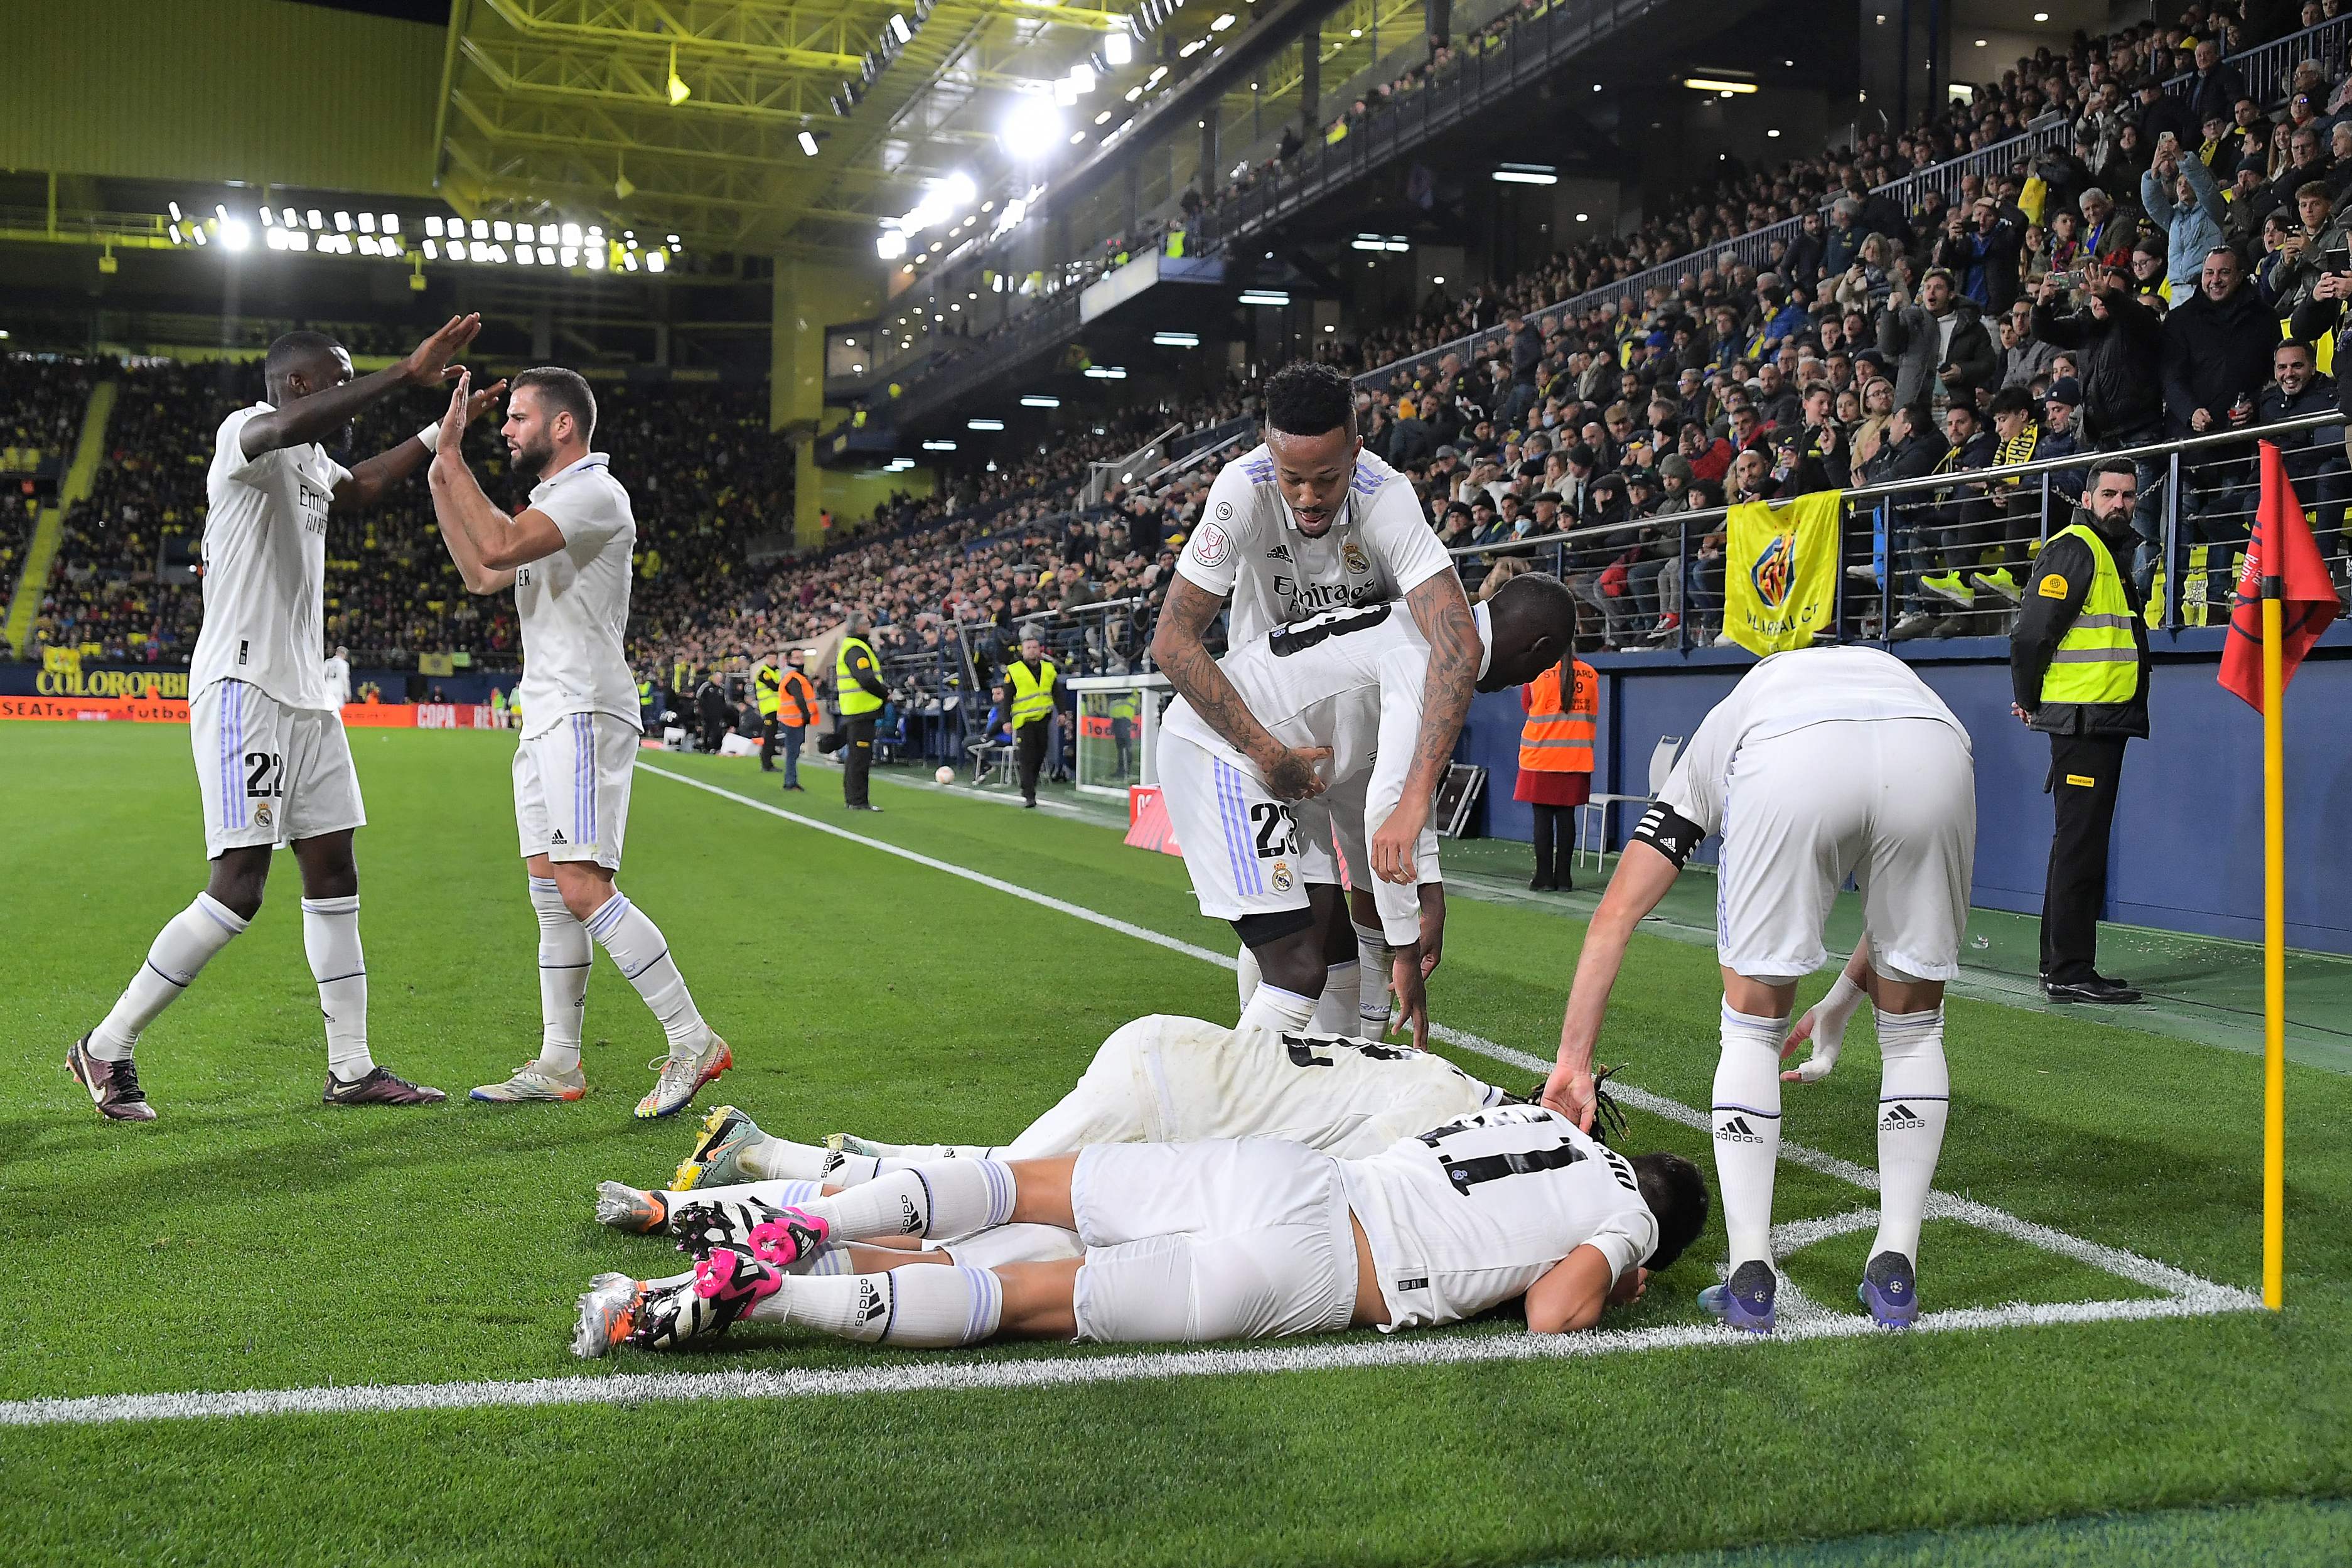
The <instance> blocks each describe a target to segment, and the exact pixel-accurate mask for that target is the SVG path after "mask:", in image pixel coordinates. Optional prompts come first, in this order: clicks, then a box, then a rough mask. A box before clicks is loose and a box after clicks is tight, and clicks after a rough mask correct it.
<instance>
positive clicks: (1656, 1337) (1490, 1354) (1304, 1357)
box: [0, 1296, 2257, 1427]
mask: <svg viewBox="0 0 2352 1568" xmlns="http://www.w3.org/2000/svg"><path fill="white" fill-rule="evenodd" d="M2256 1305H2257V1303H2253V1302H2252V1301H2251V1300H2249V1301H2248V1302H2246V1303H2242V1304H2223V1303H2221V1302H2217V1301H2204V1300H2188V1299H2185V1298H2181V1297H2175V1296H2159V1297H2149V1298H2147V1299H2145V1300H2136V1301H2069V1302H2062V1303H2057V1304H2054V1305H2048V1306H2032V1305H2027V1304H2025V1303H2021V1302H2019V1303H2011V1305H2009V1306H2005V1307H1968V1308H1958V1309H1954V1310H1948V1311H1942V1312H1927V1313H1923V1314H1921V1316H1920V1319H1919V1321H1918V1322H1917V1323H1916V1324H1914V1325H1913V1326H1912V1327H1911V1328H1910V1329H1909V1330H1907V1331H1905V1332H1909V1333H1920V1334H1934V1333H1952V1332H1960V1331H1970V1330H1979V1329H2010V1328H2025V1327H2050V1326H2054V1325H2058V1324H2066V1323H2100V1322H2126V1321H2128V1322H2153V1321H2159V1320H2163V1319H2168V1318H2194V1317H2204V1316H2210V1315H2211V1314H2213V1313H2217V1312H2225V1311H2237V1310H2254V1308H2255V1306H2256ZM1884 1332H1887V1331H1885V1330H1882V1329H1880V1328H1878V1327H1877V1326H1876V1325H1875V1324H1874V1323H1873V1322H1872V1321H1870V1319H1868V1318H1866V1317H1863V1316H1861V1315H1858V1314H1844V1315H1839V1314H1832V1313H1828V1312H1824V1313H1822V1316H1820V1317H1818V1318H1808V1319H1806V1320H1805V1321H1801V1322H1790V1321H1785V1320H1784V1321H1782V1322H1781V1324H1780V1328H1779V1329H1778V1330H1777V1331H1775V1332H1774V1333H1772V1334H1770V1335H1769V1336H1765V1335H1756V1334H1743V1333H1738V1332H1736V1331H1733V1330H1730V1329H1726V1328H1722V1327H1720V1326H1718V1325H1716V1324H1713V1323H1706V1324H1697V1323H1678V1324H1671V1325H1663V1326H1660V1327H1657V1328H1649V1329H1612V1330H1601V1331H1587V1332H1583V1333H1574V1334H1513V1333H1487V1334H1458V1335H1443V1334H1399V1335H1396V1336H1393V1337H1389V1338H1382V1339H1379V1340H1351V1341H1348V1342H1344V1343H1338V1342H1322V1343H1317V1344H1300V1345H1266V1346H1253V1347H1250V1348H1247V1349H1241V1350H1211V1351H1168V1352H1132V1353H1123V1354H1110V1355H1093V1356H1036V1357H1026V1358H1020V1359H1007V1360H1001V1361H949V1360H940V1361H924V1362H902V1363H895V1364H892V1365H888V1366H877V1367H856V1368H846V1369H828V1370H822V1371H806V1372H793V1371H785V1372H751V1371H744V1372H725V1373H614V1374H612V1375H610V1376H606V1377H596V1376H580V1377H551V1378H537V1379H532V1380H530V1381H526V1382H513V1383H487V1382H486V1383H421V1384H374V1385H369V1386H359V1387H353V1386H349V1385H346V1386H341V1387H332V1388H282V1389H257V1390H250V1391H246V1392H240V1393H232V1394H100V1395H97V1396H95V1397H90V1398H84V1399H20V1400H12V1401H8V1402H6V1403H5V1404H0V1427H10V1426H100V1425H111V1424H115V1423H120V1422H126V1421H184V1420H194V1419H204V1418H219V1417H227V1416H242V1415H389V1414H397V1413H401V1412H406V1411H419V1410H486V1409H499V1408H514V1407H518V1406H523V1407H533V1408H536V1407H542V1406H548V1405H637V1404H642V1403H645V1402H647V1401H654V1400H661V1401H707V1400H739V1399H813V1398H840V1397H845V1396H852V1395H865V1394H927V1393H942V1392H945V1393H955V1392H967V1391H974V1390H996V1389H1028V1388H1069V1387H1078V1386H1083V1385H1085V1384H1101V1383H1127V1382H1137V1381H1143V1380H1163V1381H1167V1380H1174V1379H1178V1378H1195V1377H1237V1376H1245V1375H1265V1374H1273V1373H1300V1372H1338V1371H1347V1370H1356V1369H1377V1368H1382V1367H1412V1368H1422V1367H1433V1366H1462V1365H1469V1364H1475V1363H1496V1362H1532V1361H1581V1360H1586V1359H1590V1358H1592V1357H1596V1356H1606V1355H1617V1354H1624V1353H1627V1352H1643V1351H1667V1350H1718V1351H1737V1350H1742V1349H1747V1348H1749V1347H1752V1346H1762V1345H1768V1344H1772V1343H1790V1342H1805V1341H1811V1340H1852V1339H1862V1338H1865V1337H1867V1336H1869V1335H1871V1334H1876V1333H1884Z"/></svg>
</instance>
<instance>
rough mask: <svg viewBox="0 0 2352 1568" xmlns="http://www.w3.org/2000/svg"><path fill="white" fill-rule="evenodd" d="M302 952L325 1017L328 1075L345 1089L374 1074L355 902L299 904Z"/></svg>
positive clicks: (357, 902) (357, 903)
mask: <svg viewBox="0 0 2352 1568" xmlns="http://www.w3.org/2000/svg"><path fill="white" fill-rule="evenodd" d="M302 951H303V952H305V953H307V954H309V955H310V978H312V979H313V980H316V981H317V982H318V983H319V1011H320V1012H321V1013H324V1014H325V1015H326V1016H327V1070H328V1071H329V1072H331V1073H332V1074H334V1075H335V1076H336V1077H337V1078H339V1079H342V1080H343V1081H344V1082H345V1083H350V1082H352V1080H353V1079H362V1078H365V1077H367V1075H368V1074H370V1073H372V1072H373V1071H374V1070H375V1058H373V1057H372V1056H370V1055H368V1043H367V960H366V959H365V958H364V957H363V956H362V954H361V952H360V896H359V895H358V894H357V893H353V894H352V895H351V896H350V897H349V898H342V899H305V900H302Z"/></svg>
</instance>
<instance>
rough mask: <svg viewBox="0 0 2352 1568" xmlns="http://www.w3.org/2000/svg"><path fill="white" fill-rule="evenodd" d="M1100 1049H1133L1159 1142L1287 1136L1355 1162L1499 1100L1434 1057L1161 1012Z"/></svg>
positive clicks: (1499, 1094)
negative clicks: (1237, 1027) (1231, 1026)
mask: <svg viewBox="0 0 2352 1568" xmlns="http://www.w3.org/2000/svg"><path fill="white" fill-rule="evenodd" d="M1104 1045H1105V1048H1106V1049H1109V1048H1112V1047H1120V1046H1124V1047H1125V1048H1126V1049H1127V1050H1128V1052H1129V1059H1130V1061H1131V1062H1132V1064H1133V1069H1134V1073H1135V1079H1136V1089H1137V1098H1138V1100H1139V1101H1140V1103H1141V1106H1142V1110H1143V1127H1144V1138H1145V1141H1146V1142H1153V1143H1184V1142H1193V1141H1196V1140H1199V1139H1203V1138H1285V1139H1288V1140H1289V1141H1290V1142H1294V1143H1304V1144H1307V1146H1308V1147H1310V1148H1315V1149H1321V1150H1324V1151H1326V1152H1329V1153H1333V1154H1337V1155H1339V1156H1340V1157H1341V1158H1343V1159H1344V1158H1352V1157H1356V1156H1360V1155H1365V1154H1372V1153H1377V1152H1380V1151H1381V1150H1383V1149H1386V1148H1387V1147H1388V1146H1389V1145H1390V1144H1391V1143H1393V1142H1396V1141H1397V1140H1398V1139H1399V1138H1403V1137H1407V1136H1410V1135H1411V1134H1412V1132H1413V1131H1415V1130H1417V1129H1423V1128H1429V1127H1434V1126H1437V1125H1439V1124H1440V1123H1442V1122H1445V1121H1452V1120H1454V1118H1456V1117H1460V1116H1467V1115H1470V1114H1472V1113H1474V1112H1475V1111H1479V1110H1485V1109H1486V1108H1488V1107H1490V1106H1497V1105H1500V1104H1502V1103H1503V1101H1504V1094H1503V1091H1502V1090H1501V1089H1496V1087H1495V1086H1494V1085H1492V1084H1488V1083H1481V1082H1479V1081H1478V1080H1477V1079H1475V1078H1472V1077H1471V1076H1470V1075H1469V1074H1468V1073H1466V1072H1464V1071H1463V1070H1462V1069H1461V1068H1458V1067H1455V1066H1454V1064H1453V1063H1452V1062H1450V1061H1447V1060H1446V1059H1445V1058H1444V1057H1441V1056H1438V1055H1436V1054H1434V1053H1433V1052H1430V1051H1417V1050H1414V1049H1413V1048H1412V1047H1410V1046H1386V1045H1381V1044H1380V1043H1379V1042H1377V1041H1373V1040H1359V1039H1350V1038H1348V1037H1345V1036H1336V1035H1307V1034H1296V1035H1278V1034H1275V1033H1273V1032H1271V1031H1268V1030H1262V1029H1252V1030H1250V1031H1248V1032H1247V1033H1243V1032H1241V1031H1238V1030H1234V1029H1228V1028H1225V1027H1223V1026H1221V1025H1217V1024H1211V1023H1207V1022H1205V1021H1203V1020H1202V1019H1199V1018H1183V1017H1175V1016H1168V1015H1155V1016H1151V1017H1149V1018H1138V1019H1137V1020H1136V1021H1135V1022H1133V1023H1131V1024H1129V1025H1127V1026H1125V1027H1123V1028H1121V1029H1120V1030H1119V1031H1118V1033H1117V1034H1116V1035H1114V1036H1112V1037H1111V1038H1110V1039H1109V1040H1108V1041H1106V1042H1104Z"/></svg>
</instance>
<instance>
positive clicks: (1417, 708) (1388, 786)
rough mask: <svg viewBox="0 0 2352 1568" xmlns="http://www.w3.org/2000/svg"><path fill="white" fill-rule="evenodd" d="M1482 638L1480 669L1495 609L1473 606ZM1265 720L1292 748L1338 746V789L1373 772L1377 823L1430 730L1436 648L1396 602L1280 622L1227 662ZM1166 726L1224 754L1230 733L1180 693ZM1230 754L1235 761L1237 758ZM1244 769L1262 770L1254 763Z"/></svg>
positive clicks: (1370, 814)
mask: <svg viewBox="0 0 2352 1568" xmlns="http://www.w3.org/2000/svg"><path fill="white" fill-rule="evenodd" d="M1473 618H1474V619H1475V621H1476V622H1477V626H1478V640H1479V643H1480V645H1481V650H1482V651H1481V656H1480V659H1479V667H1478V672H1479V674H1480V675H1482V676H1483V675H1484V674H1485V673H1486V659H1487V658H1491V657H1492V654H1493V636H1492V633H1491V632H1490V631H1489V629H1488V626H1487V619H1486V605H1478V606H1476V608H1475V611H1474V612H1473ZM1217 668H1220V669H1222V670H1223V671H1224V672H1225V679H1228V680H1230V681H1232V682H1233V683H1234V690H1235V691H1236V692H1238V693H1239V694H1240V696H1241V700H1242V701H1243V702H1244V703H1245V704H1247V705H1248V708H1249V710H1250V711H1251V712H1252V713H1253V714H1255V715H1256V718H1257V721H1258V722H1259V723H1261V724H1263V725H1265V727H1266V729H1267V730H1268V731H1271V732H1272V733H1273V735H1274V737H1275V738H1276V740H1278V741H1280V742H1283V743H1284V744H1285V745H1289V746H1302V747H1303V746H1328V747H1330V748H1331V760H1330V761H1329V762H1328V763H1325V764H1323V767H1322V769H1321V773H1322V774H1323V777H1324V780H1325V782H1326V783H1327V784H1328V785H1329V786H1330V788H1331V790H1332V791H1333V792H1335V793H1336V792H1338V791H1339V789H1340V786H1342V785H1344V784H1351V783H1354V782H1356V781H1358V780H1360V779H1367V778H1368V779H1369V780H1370V783H1369V785H1368V790H1367V798H1366V800H1365V806H1364V821H1365V825H1366V826H1367V827H1368V828H1370V827H1372V826H1376V825H1377V824H1378V823H1379V822H1380V821H1381V819H1383V818H1385V817H1386V816H1387V815H1388V813H1389V811H1390V809H1391V808H1392V807H1393V806H1394V805H1396V803H1397V801H1398V800H1399V799H1400V798H1401V797H1402V795H1403V793H1404V781H1405V775H1406V774H1407V773H1410V772H1411V771H1412V757H1413V747H1414V743H1415V741H1416V738H1417V737H1418V736H1419V734H1420V732H1421V707H1422V699H1423V695H1424V692H1425V690H1426V688H1427V685H1428V680H1429V645H1428V644H1427V643H1426V642H1423V640H1422V637H1421V629H1420V627H1418V626H1414V625H1413V620H1412V616H1411V615H1409V614H1408V613H1407V612H1406V610H1405V608H1404V606H1403V605H1398V604H1392V603H1381V604H1374V605H1365V606H1363V607H1362V608H1360V609H1343V610H1327V611H1325V612H1324V613H1323V614H1321V615H1319V616H1311V617H1309V618H1308V619H1307V620H1303V621H1300V622H1297V624H1296V625H1292V626H1276V628H1275V629H1274V630H1273V631H1271V632H1269V633H1267V634H1266V635H1265V636H1264V637H1259V638H1257V639H1256V640H1255V641H1254V642H1250V643H1245V644H1242V645H1239V646H1236V647H1234V649H1233V651H1231V652H1229V653H1227V654H1226V655H1225V657H1224V658H1221V659H1219V660H1218V661H1217ZM1160 725H1161V727H1162V728H1163V729H1164V730H1165V731H1167V732H1168V733H1171V734H1175V735H1181V736H1183V737H1184V738H1185V739H1186V740H1188V741H1191V742H1193V743H1194V744H1196V745H1199V746H1202V747H1203V748H1205V749H1207V750H1209V751H1211V752H1215V753H1218V754H1221V755H1223V754H1228V753H1231V752H1232V748H1231V747H1230V746H1228V745H1227V744H1226V743H1225V741H1224V738H1223V736H1221V735H1219V734H1218V733H1217V732H1216V731H1215V730H1213V729H1212V728H1211V727H1210V726H1209V724H1208V722H1207V721H1205V720H1203V719H1202V718H1201V716H1200V715H1199V714H1197V713H1195V712H1194V711H1193V710H1192V703H1190V702H1189V701H1187V700H1184V699H1183V698H1181V697H1180V698H1178V699H1177V700H1175V701H1173V702H1171V703H1170V704H1169V705H1168V710H1167V712H1166V713H1165V714H1163V715H1162V716H1161V718H1160ZM1229 760H1231V759H1230V758H1229ZM1236 765H1237V766H1241V767H1244V768H1247V769H1248V770H1249V771H1250V772H1251V773H1255V771H1256V770H1255V767H1254V766H1253V765H1252V764H1250V763H1247V762H1246V761H1240V762H1237V763H1236Z"/></svg>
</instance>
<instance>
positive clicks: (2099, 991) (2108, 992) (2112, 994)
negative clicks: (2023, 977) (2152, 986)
mask: <svg viewBox="0 0 2352 1568" xmlns="http://www.w3.org/2000/svg"><path fill="white" fill-rule="evenodd" d="M2042 994H2043V995H2045V996H2047V997H2049V998H2050V1000H2052V1001H2053V1002H2105V1003H2110V1004H2116V1005H2120V1004H2122V1003H2126V1002H2137V1001H2138V1000H2139V999H2140V996H2139V993H2138V992H2137V991H2135V990H2133V989H2132V988H2131V987H2130V986H2128V985H2125V984H2121V983H2119V982H2116V981H2113V980H2109V979H2106V978H2105V977H2104V976H2102V975H2096V974H2095V975H2093V976H2091V978H2090V979H2088V980H2082V981H2077V982H2075V983H2074V984H2072V985H2061V984H2058V983H2057V982H2055V981H2053V980H2045V981H2043V982H2042Z"/></svg>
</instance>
